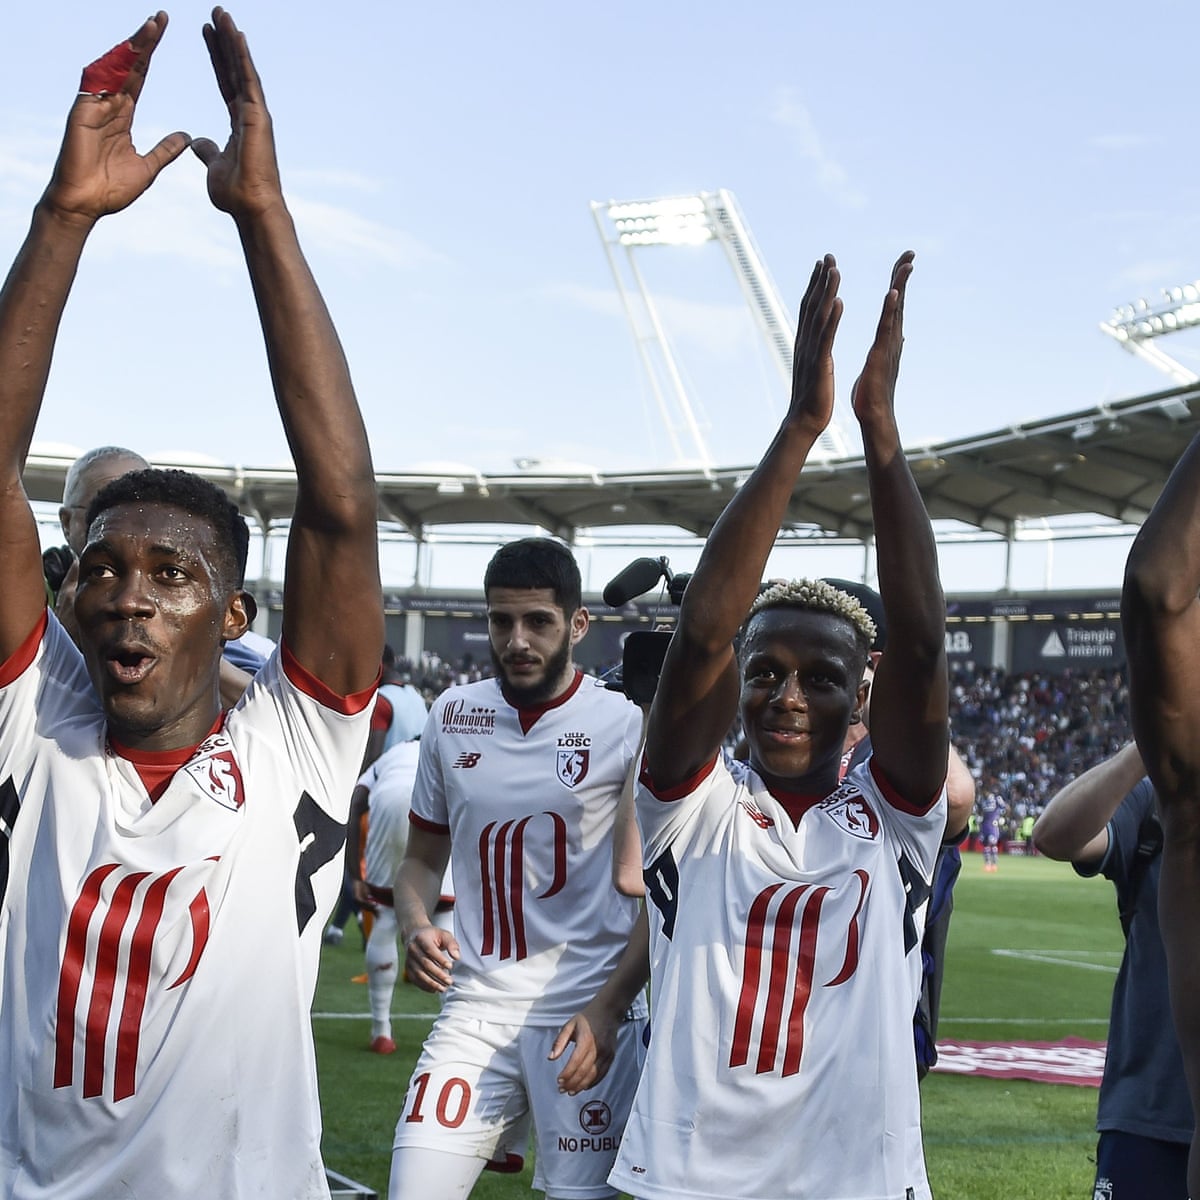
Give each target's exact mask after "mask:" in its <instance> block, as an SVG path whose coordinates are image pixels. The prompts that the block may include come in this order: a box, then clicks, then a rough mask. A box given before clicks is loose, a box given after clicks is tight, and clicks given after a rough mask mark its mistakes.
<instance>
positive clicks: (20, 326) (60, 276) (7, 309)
mask: <svg viewBox="0 0 1200 1200" xmlns="http://www.w3.org/2000/svg"><path fill="white" fill-rule="evenodd" d="M93 224H94V222H91V221H87V220H84V219H82V218H75V217H68V216H64V215H62V214H60V213H58V212H56V211H55V210H54V209H53V208H51V207H50V206H49V205H47V204H46V203H45V202H44V201H42V202H40V203H39V204H38V206H37V207H36V208H35V209H34V212H33V220H32V222H31V224H30V228H29V233H28V234H27V235H26V238H25V241H24V243H23V244H22V246H21V249H20V251H19V252H18V254H17V257H16V260H15V261H14V262H13V265H12V269H11V270H10V271H9V273H8V278H7V279H6V280H5V282H4V287H3V289H2V290H0V438H2V439H3V455H4V460H5V467H6V469H7V470H9V471H10V472H11V473H12V476H13V477H14V478H15V477H19V474H20V471H21V469H22V466H23V464H24V461H25V456H26V454H27V453H28V450H29V443H30V441H31V440H32V438H33V430H34V426H35V425H36V423H37V417H38V412H39V410H40V408H41V404H42V397H43V395H44V394H45V391H46V381H47V379H48V378H49V375H50V363H51V359H52V358H53V354H54V343H55V340H56V339H57V337H58V330H59V325H60V323H61V321H62V315H63V310H64V309H65V308H66V303H67V297H68V295H69V294H70V291H71V285H72V283H74V280H75V273H76V271H77V269H78V267H79V259H80V256H81V254H82V252H83V247H84V244H85V242H86V241H87V237H88V234H89V233H90V232H91V229H92V226H93Z"/></svg>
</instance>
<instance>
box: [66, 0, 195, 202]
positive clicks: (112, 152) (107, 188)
mask: <svg viewBox="0 0 1200 1200" xmlns="http://www.w3.org/2000/svg"><path fill="white" fill-rule="evenodd" d="M166 27H167V14H166V13H165V12H159V13H156V14H155V15H154V16H153V17H149V18H148V19H147V20H146V21H145V22H144V23H143V24H142V26H141V28H140V29H138V30H137V32H136V33H135V34H134V35H133V36H132V37H131V38H130V39H129V41H127V42H122V43H121V44H120V45H118V46H114V47H113V48H112V49H111V50H110V51H109V52H108V53H107V54H105V55H102V56H101V57H100V58H98V59H97V60H96V61H95V62H94V63H91V64H90V65H89V66H87V67H85V68H84V71H83V78H82V79H81V81H80V85H79V88H80V91H79V96H78V98H77V99H76V101H75V103H74V104H73V105H72V106H71V112H70V114H69V116H68V117H67V129H66V133H65V134H64V135H63V143H62V149H61V150H60V151H59V154H58V162H57V163H56V164H55V167H54V175H53V177H52V178H51V180H50V184H49V186H48V187H47V188H46V192H45V195H44V196H43V203H44V204H45V205H46V206H47V207H48V208H49V209H50V210H51V211H53V212H55V213H56V214H58V215H60V216H64V217H67V218H78V219H81V220H84V221H88V222H94V221H96V220H98V219H99V218H100V217H102V216H105V215H106V214H107V213H114V212H119V211H120V210H121V209H123V208H125V207H126V206H127V205H129V204H132V203H133V201H134V200H136V199H137V198H138V197H139V196H140V195H141V194H142V193H143V192H144V191H145V190H146V189H147V188H148V187H149V186H150V185H151V184H152V183H153V182H154V180H155V179H156V178H157V177H158V173H159V172H160V171H161V170H162V169H163V167H165V166H166V165H167V164H168V163H169V162H173V161H174V160H175V159H176V158H178V157H179V155H180V154H182V153H183V151H184V150H185V149H186V148H187V145H188V141H189V139H188V136H187V134H186V133H171V134H168V135H167V136H166V137H165V138H163V139H162V141H161V142H159V143H158V145H157V146H155V147H154V149H152V150H151V151H150V152H149V153H148V154H139V153H138V152H137V150H135V149H134V145H133V139H132V135H131V129H132V125H133V112H134V108H135V107H136V105H137V98H138V96H139V95H140V94H141V91H142V86H143V84H145V82H146V71H147V69H148V68H149V66H150V57H151V55H153V53H154V51H155V49H156V47H157V46H158V43H159V42H160V41H161V40H162V35H163V32H164V31H165V30H166Z"/></svg>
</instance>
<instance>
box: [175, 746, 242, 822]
mask: <svg viewBox="0 0 1200 1200" xmlns="http://www.w3.org/2000/svg"><path fill="white" fill-rule="evenodd" d="M183 769H184V770H185V771H186V772H187V773H188V774H189V775H190V776H191V777H192V779H193V780H194V781H195V783H196V786H197V787H199V788H200V790H201V791H202V792H204V794H205V795H207V796H208V797H210V798H211V799H213V800H215V801H216V802H217V803H218V804H220V805H221V806H222V807H223V808H228V809H230V810H232V811H233V812H237V811H238V810H239V809H240V808H241V807H242V803H243V801H244V800H245V795H244V793H243V791H242V772H241V768H240V767H239V766H238V764H237V759H236V758H234V756H233V743H232V742H230V740H229V738H228V737H226V736H225V734H224V733H214V734H213V736H212V737H210V738H209V739H208V740H207V741H206V742H204V743H203V745H201V746H200V748H199V749H198V750H197V751H196V753H195V754H193V755H192V757H191V758H190V759H189V760H188V762H187V763H186V764H185V766H184V768H183Z"/></svg>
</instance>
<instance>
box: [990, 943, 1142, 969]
mask: <svg viewBox="0 0 1200 1200" xmlns="http://www.w3.org/2000/svg"><path fill="white" fill-rule="evenodd" d="M992 953H993V954H998V955H1000V956H1001V958H1023V959H1025V960H1026V961H1027V962H1041V963H1051V964H1052V965H1055V966H1060V967H1078V968H1079V969H1080V970H1082V971H1104V972H1106V973H1107V974H1109V975H1115V974H1116V973H1117V968H1116V967H1112V966H1108V965H1107V964H1105V963H1094V962H1083V961H1082V960H1081V959H1078V958H1068V957H1066V955H1069V954H1073V953H1077V951H1072V950H998V949H994V950H993V951H992ZM1101 953H1105V954H1117V953H1118V952H1117V951H1107V950H1106V951H1101Z"/></svg>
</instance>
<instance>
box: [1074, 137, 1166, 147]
mask: <svg viewBox="0 0 1200 1200" xmlns="http://www.w3.org/2000/svg"><path fill="white" fill-rule="evenodd" d="M1161 141H1162V138H1161V137H1158V136H1154V137H1151V136H1149V135H1148V134H1144V133H1098V134H1095V135H1093V136H1092V137H1090V138H1088V139H1087V145H1089V146H1091V147H1092V149H1094V150H1141V149H1144V148H1145V147H1146V146H1153V145H1154V144H1155V143H1157V142H1161Z"/></svg>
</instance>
